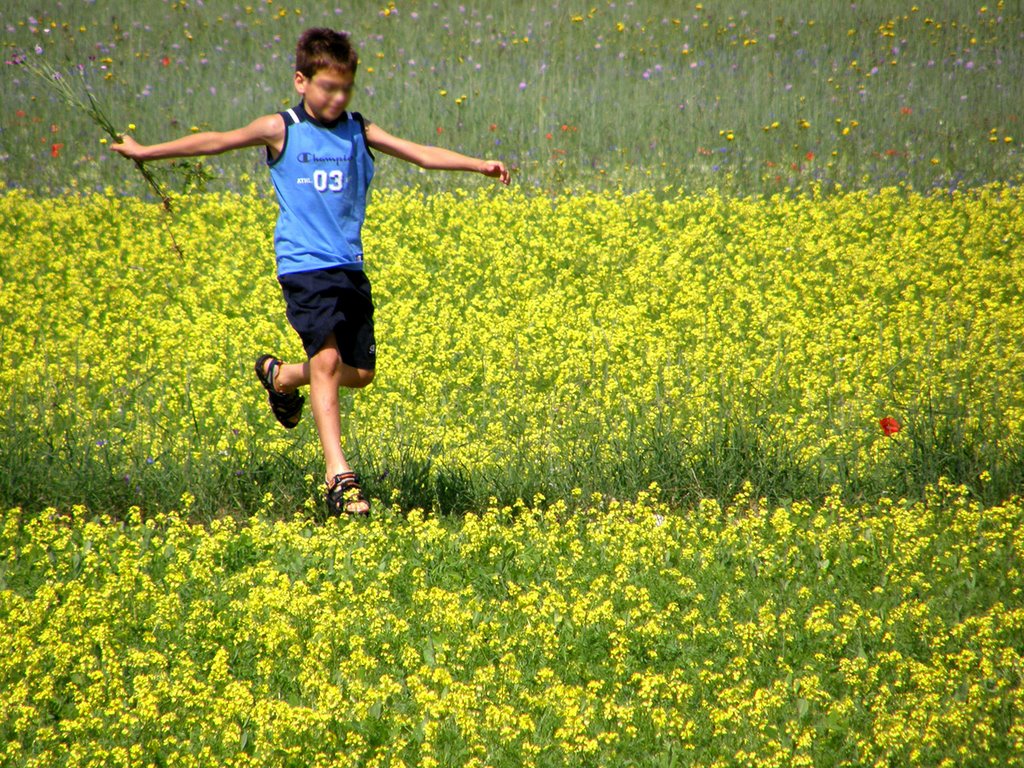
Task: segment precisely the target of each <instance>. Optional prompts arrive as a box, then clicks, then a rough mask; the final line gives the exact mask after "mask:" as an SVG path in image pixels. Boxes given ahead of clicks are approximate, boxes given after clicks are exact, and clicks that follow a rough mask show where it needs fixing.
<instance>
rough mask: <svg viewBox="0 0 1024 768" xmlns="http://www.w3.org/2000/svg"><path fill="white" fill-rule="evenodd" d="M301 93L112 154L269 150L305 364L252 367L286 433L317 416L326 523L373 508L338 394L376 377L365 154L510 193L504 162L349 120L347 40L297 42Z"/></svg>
mask: <svg viewBox="0 0 1024 768" xmlns="http://www.w3.org/2000/svg"><path fill="white" fill-rule="evenodd" d="M295 59H296V60H295V70H296V71H295V76H294V80H295V90H296V91H298V93H299V95H300V96H301V97H302V100H301V102H300V103H299V104H298V105H297V106H295V107H293V108H292V109H289V110H287V111H286V112H280V113H277V114H273V115H265V116H263V117H260V118H257V119H256V120H254V121H253V122H251V123H249V124H248V125H247V126H245V127H243V128H238V129H236V130H232V131H226V132H204V133H196V134H193V135H189V136H184V137H182V138H180V139H175V140H173V141H169V142H165V143H162V144H153V145H149V146H144V145H141V144H139V143H138V142H136V141H135V140H133V139H132V138H131V137H130V136H125V137H124V139H123V143H121V144H114V145H112V146H111V149H112V150H113V151H114V152H118V153H120V154H121V155H124V156H126V157H130V158H134V159H137V160H156V159H163V158H173V157H191V156H196V155H215V154H219V153H221V152H226V151H227V150H231V149H239V148H241V147H254V146H259V145H263V146H265V147H266V148H267V150H266V151H267V164H268V166H269V167H270V175H271V179H272V181H273V183H274V188H275V191H276V193H277V200H278V204H279V206H280V213H279V216H278V220H277V227H276V229H275V232H274V251H275V256H276V261H277V275H278V281H279V282H280V284H281V289H282V292H283V293H284V298H285V304H286V306H287V314H288V320H289V322H290V323H291V325H292V327H293V328H294V329H295V330H296V332H298V334H299V336H300V337H301V339H302V343H303V347H304V348H305V351H306V355H307V358H308V359H307V360H306V361H305V362H303V363H291V364H286V363H283V362H281V361H280V360H278V359H277V358H275V357H273V356H271V355H263V356H262V357H260V358H259V359H258V360H257V361H256V376H257V377H258V378H259V380H260V382H261V383H262V384H263V386H264V388H265V389H266V390H267V398H268V400H269V402H270V407H271V409H272V410H273V412H274V415H275V416H276V417H277V419H278V421H280V422H281V424H282V425H283V426H284V427H285V428H288V429H291V428H292V427H294V426H295V425H296V424H297V423H298V421H299V419H300V417H301V415H302V406H303V403H304V402H305V398H303V397H302V396H301V395H299V394H298V392H297V391H296V390H297V389H298V388H299V387H301V386H305V385H307V384H308V385H309V396H310V408H311V410H312V411H313V419H314V421H315V422H316V428H317V433H318V434H319V436H320V444H321V446H322V448H323V452H324V461H325V464H326V482H327V494H326V501H327V510H328V514H329V515H337V514H342V513H347V514H355V515H367V514H369V512H370V504H369V501H368V500H367V498H366V497H365V495H364V494H363V492H362V489H361V488H360V485H359V480H358V478H357V477H356V474H355V473H354V472H353V471H352V467H351V466H350V465H349V463H348V461H347V460H346V458H345V454H344V452H343V451H342V448H341V424H340V417H339V412H338V392H339V390H340V388H341V387H353V388H361V387H365V386H366V385H367V384H369V383H370V382H371V381H372V380H373V377H374V370H375V359H374V358H375V351H376V346H375V342H374V334H373V302H372V298H371V293H370V284H369V281H368V280H367V279H366V275H365V274H364V273H363V249H362V243H361V240H360V228H361V226H362V223H363V217H364V214H365V208H366V195H367V189H368V187H369V184H370V180H371V179H372V177H373V156H372V154H371V153H370V151H369V150H370V149H371V148H372V149H376V150H379V151H381V152H384V153H385V154H388V155H391V156H393V157H397V158H399V159H401V160H405V161H407V162H411V163H415V164H416V165H419V166H420V167H422V168H429V169H443V170H459V171H476V172H478V173H482V174H484V175H485V176H490V177H492V178H496V179H499V180H500V181H501V182H503V183H504V184H508V183H509V172H508V170H507V169H506V168H505V166H504V164H503V163H501V162H499V161H497V160H477V159H475V158H471V157H467V156H466V155H461V154H459V153H457V152H451V151H449V150H446V149H441V148H439V147H429V146H424V145H421V144H415V143H413V142H411V141H406V140H404V139H399V138H397V137H395V136H391V135H390V134H388V133H386V132H385V131H384V130H383V129H381V128H380V127H379V126H377V125H375V124H374V123H371V122H368V121H364V120H363V118H362V116H361V115H359V114H358V113H350V112H347V111H346V108H347V107H348V104H349V100H350V99H351V97H352V88H353V83H354V81H355V74H356V68H357V65H358V57H357V55H356V52H355V49H354V48H353V47H352V45H351V44H350V42H349V39H348V36H347V35H345V34H344V33H340V32H336V31H333V30H330V29H320V28H317V29H308V30H306V31H305V32H304V33H303V34H302V36H301V37H300V38H299V42H298V46H297V49H296V57H295Z"/></svg>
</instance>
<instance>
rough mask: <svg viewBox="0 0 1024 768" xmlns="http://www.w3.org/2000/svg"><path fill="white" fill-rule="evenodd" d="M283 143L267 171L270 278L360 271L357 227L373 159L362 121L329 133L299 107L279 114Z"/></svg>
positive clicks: (344, 122)
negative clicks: (272, 218) (271, 194)
mask: <svg viewBox="0 0 1024 768" xmlns="http://www.w3.org/2000/svg"><path fill="white" fill-rule="evenodd" d="M280 114H281V116H282V117H283V118H284V121H285V140H284V147H283V148H282V150H281V154H280V155H279V156H278V157H277V159H275V160H270V158H269V150H268V158H267V164H268V165H269V167H270V178H271V180H272V181H273V183H274V190H275V191H276V192H277V203H278V206H279V207H280V212H279V213H278V217H277V227H276V229H275V230H274V253H275V254H276V258H277V274H279V275H287V274H291V273H294V272H309V271H311V270H314V269H330V268H332V267H344V268H346V269H356V270H360V269H362V268H363V243H362V236H361V232H362V227H363V219H364V218H365V216H366V196H367V192H368V190H369V187H370V181H371V180H372V179H373V155H372V154H371V152H370V149H369V147H368V146H367V144H366V133H365V124H364V122H363V118H362V115H359V114H358V113H351V112H346V113H344V114H343V115H342V116H341V118H340V119H339V120H338V122H337V123H335V124H334V125H332V126H326V125H322V124H320V123H318V122H316V121H315V120H314V119H313V118H311V117H310V116H309V115H308V114H307V113H306V110H305V109H304V108H303V106H302V104H299V105H298V106H296V107H293V108H292V109H289V110H288V111H286V112H281V113H280Z"/></svg>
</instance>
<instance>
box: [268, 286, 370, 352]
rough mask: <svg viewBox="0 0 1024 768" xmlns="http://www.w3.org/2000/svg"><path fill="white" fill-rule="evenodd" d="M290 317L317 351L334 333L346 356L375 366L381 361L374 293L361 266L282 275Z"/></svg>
mask: <svg viewBox="0 0 1024 768" xmlns="http://www.w3.org/2000/svg"><path fill="white" fill-rule="evenodd" d="M277 281H278V282H279V283H280V284H281V291H282V292H283V293H284V301H285V306H286V310H287V313H288V322H289V323H291V326H292V328H294V329H295V331H296V333H298V334H299V338H301V339H302V346H303V348H305V350H306V355H307V356H309V357H312V356H313V355H314V354H316V353H317V352H318V351H319V350H320V348H321V347H322V346H323V345H324V342H325V341H326V340H327V337H328V336H329V335H330V334H331V333H333V334H334V338H335V340H336V341H337V343H338V351H339V352H341V359H342V360H343V361H344V362H345V363H346V364H347V365H351V366H352V367H353V368H362V369H364V370H369V371H372V370H374V369H375V368H376V364H377V343H376V340H375V339H374V336H373V297H372V295H371V293H370V281H369V279H368V278H367V277H366V274H365V273H364V272H361V271H355V270H349V269H342V268H340V267H339V268H334V269H318V270H314V271H312V272H294V273H292V274H288V275H279V276H278V278H277Z"/></svg>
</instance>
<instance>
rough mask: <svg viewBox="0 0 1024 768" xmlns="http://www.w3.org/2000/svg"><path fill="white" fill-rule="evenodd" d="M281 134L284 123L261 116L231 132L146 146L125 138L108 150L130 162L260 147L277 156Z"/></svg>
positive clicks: (281, 140)
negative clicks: (270, 150)
mask: <svg viewBox="0 0 1024 768" xmlns="http://www.w3.org/2000/svg"><path fill="white" fill-rule="evenodd" d="M284 131H285V128H284V121H283V120H282V119H281V118H280V117H279V116H278V115H264V116H263V117H259V118H257V119H255V120H253V121H252V122H251V123H249V124H248V125H247V126H245V127H244V128H237V129H235V130H233V131H204V132H202V133H193V134H190V135H188V136H182V137H181V138H180V139H174V140H173V141H165V142H163V143H162V144H150V145H144V144H139V143H138V142H137V141H135V139H133V138H132V137H131V136H125V137H123V140H122V142H121V143H120V144H112V145H111V146H110V148H111V149H112V150H113V151H114V152H117V153H118V154H121V155H124V156H125V157H130V158H132V159H134V160H163V159H167V158H172V157H194V156H196V155H219V154H220V153H221V152H227V151H228V150H231V149H240V148H242V147H256V146H259V145H261V144H262V145H265V146H268V147H270V148H271V149H272V150H273V152H274V154H275V155H277V154H278V153H280V151H281V147H282V146H283V144H284Z"/></svg>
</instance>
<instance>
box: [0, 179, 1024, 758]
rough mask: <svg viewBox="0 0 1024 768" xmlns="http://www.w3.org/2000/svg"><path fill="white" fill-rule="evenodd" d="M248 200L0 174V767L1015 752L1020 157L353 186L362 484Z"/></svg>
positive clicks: (1020, 463)
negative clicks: (934, 167)
mask: <svg viewBox="0 0 1024 768" xmlns="http://www.w3.org/2000/svg"><path fill="white" fill-rule="evenodd" d="M272 226H273V202H272V201H271V200H268V199H266V198H265V197H261V196H259V195H258V194H256V193H255V192H254V191H249V192H247V193H246V194H242V195H235V194H218V195H214V194H210V195H201V196H193V197H191V198H185V199H181V200H178V201H176V205H175V213H174V214H173V216H172V217H167V216H165V215H164V214H163V213H162V211H161V210H160V208H159V207H158V206H155V205H153V204H147V203H144V202H141V201H139V200H137V199H135V198H124V197H119V196H116V195H114V194H113V193H112V192H107V193H105V194H90V195H85V196H67V197H57V198H42V197H36V196H33V195H32V194H30V193H27V192H24V191H18V190H8V191H6V192H5V193H3V194H2V195H0V242H2V248H3V254H4V256H3V260H2V261H0V350H2V365H0V414H2V416H3V418H2V420H0V509H2V510H4V514H3V523H2V527H0V691H2V693H0V744H2V745H3V746H2V747H0V749H3V750H4V751H3V753H2V755H3V756H2V760H0V762H3V763H4V764H5V765H12V766H40V767H42V766H50V765H54V766H55V765H82V766H84V765H94V766H101V765H102V766H116V765H124V766H128V765H131V766H135V765H157V766H159V765H195V766H206V765H213V764H218V765H236V766H246V765H250V766H299V765H302V766H307V765H316V766H320V765H323V766H327V765H353V766H356V765H359V766H362V765H372V766H388V765H391V766H402V765H408V766H413V765H424V766H431V765H433V766H449V765H470V766H480V767H481V768H482V767H483V766H488V765H490V766H521V765H527V766H532V765H535V766H564V765H607V766H628V765H636V766H641V765H643V766H671V765H699V766H707V767H708V768H711V766H725V765H751V766H753V765H757V766H770V765H778V766H783V765H846V766H855V765H856V766H860V765H897V764H898V765H921V766H936V765H948V766H955V765H1000V766H1001V765H1010V764H1014V761H1016V764H1020V763H1021V758H1020V756H1021V755H1022V754H1024V717H1022V714H1021V713H1022V712H1024V693H1022V683H1024V658H1022V653H1021V648H1024V609H1022V608H1021V606H1022V605H1024V600H1022V595H1021V590H1022V588H1024V580H1022V577H1021V572H1020V562H1021V557H1022V556H1024V537H1022V533H1021V531H1024V506H1022V504H1021V497H1020V492H1021V489H1022V487H1024V442H1022V440H1024V438H1022V435H1024V424H1022V421H1024V380H1022V378H1021V375H1020V371H1021V370H1024V342H1022V339H1024V333H1022V331H1024V328H1022V323H1024V306H1022V301H1024V300H1022V291H1024V278H1022V275H1024V248H1022V244H1024V193H1022V192H1021V191H1020V189H1018V188H1013V187H1008V186H1001V185H1000V186H995V185H994V186H989V187H985V188H982V189H978V190H976V191H973V192H970V193H966V194H961V193H956V194H952V195H950V194H945V193H944V194H919V193H915V192H911V191H909V190H907V189H902V188H891V189H885V190H881V191H879V192H877V193H872V192H858V193H848V194H844V195H836V196H829V197H814V196H806V197H799V198H789V197H785V198H784V197H781V196H780V197H773V198H765V199H736V198H729V197H723V196H720V195H716V194H710V193H709V194H707V195H703V196H691V195H679V194H676V193H675V192H673V191H672V190H671V189H661V190H658V191H657V192H647V193H638V194H623V193H615V192H608V193H593V194H568V193H566V194H563V195H558V196H555V197H539V196H526V195H523V194H522V193H520V192H516V191H506V190H487V191H484V192H472V193H470V192H464V191H458V190H456V191H453V192H451V193H448V194H437V195H425V194H423V193H422V192H419V191H413V190H407V191H394V190H392V191H384V192H380V193H377V194H376V195H375V196H374V197H373V198H372V205H371V210H370V216H369V221H368V224H367V230H366V232H365V240H366V244H367V247H368V254H369V255H368V271H369V274H370V276H371V279H372V280H373V281H374V293H375V299H376V301H377V303H378V314H377V332H378V346H379V373H378V377H377V379H376V381H375V382H374V384H373V386H372V387H370V388H369V389H367V390H365V391H360V392H358V393H357V394H356V395H354V396H349V397H348V399H346V401H345V403H344V411H345V414H344V418H345V427H344V433H345V434H344V440H345V445H346V449H348V451H349V453H350V454H351V456H352V458H353V460H354V462H355V464H356V466H357V467H358V468H359V470H360V471H361V472H362V473H363V474H364V476H366V478H367V486H368V488H369V489H370V491H371V494H372V495H373V496H374V497H375V498H376V499H377V502H376V506H375V510H376V512H375V515H374V516H373V518H371V519H370V520H369V521H354V520H353V521H348V520H345V521H339V520H332V521H329V522H327V523H321V522H318V521H317V519H316V513H317V512H318V510H319V508H320V505H321V504H322V497H321V488H320V476H321V473H322V468H321V467H320V464H319V462H320V457H319V448H318V444H317V438H316V434H315V430H313V428H312V425H311V423H310V422H311V420H310V419H309V418H308V414H307V416H306V419H305V421H304V422H303V424H302V425H301V426H300V427H299V428H298V429H296V430H294V431H293V432H285V431H283V430H281V429H280V428H279V427H278V426H277V425H276V423H275V422H274V421H273V419H272V417H271V415H270V413H269V411H268V409H267V407H266V403H265V401H264V395H263V393H262V390H261V389H260V387H259V386H258V384H257V383H256V382H255V380H254V378H253V376H252V373H251V365H252V360H253V359H254V358H255V357H256V355H257V354H258V353H259V352H261V351H264V350H268V351H274V352H278V353H280V354H282V355H283V356H285V357H289V358H292V359H294V358H296V357H297V356H298V355H299V354H301V347H300V346H299V344H298V342H297V340H296V339H294V338H293V334H292V332H291V331H290V329H288V328H287V324H286V321H285V319H284V310H283V303H282V300H281V297H280V294H279V291H278V288H277V285H276V283H275V281H274V279H273V277H272V269H273V265H272V261H273V258H272V252H271V248H270V232H271V229H272ZM168 228H171V231H173V233H174V237H175V240H176V242H177V243H178V245H179V246H180V247H181V253H182V255H181V256H179V255H178V253H177V252H176V251H175V250H174V249H173V248H172V246H171V238H170V232H169V231H168ZM451 511H460V512H462V513H463V514H460V515H448V514H446V513H449V512H451Z"/></svg>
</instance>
